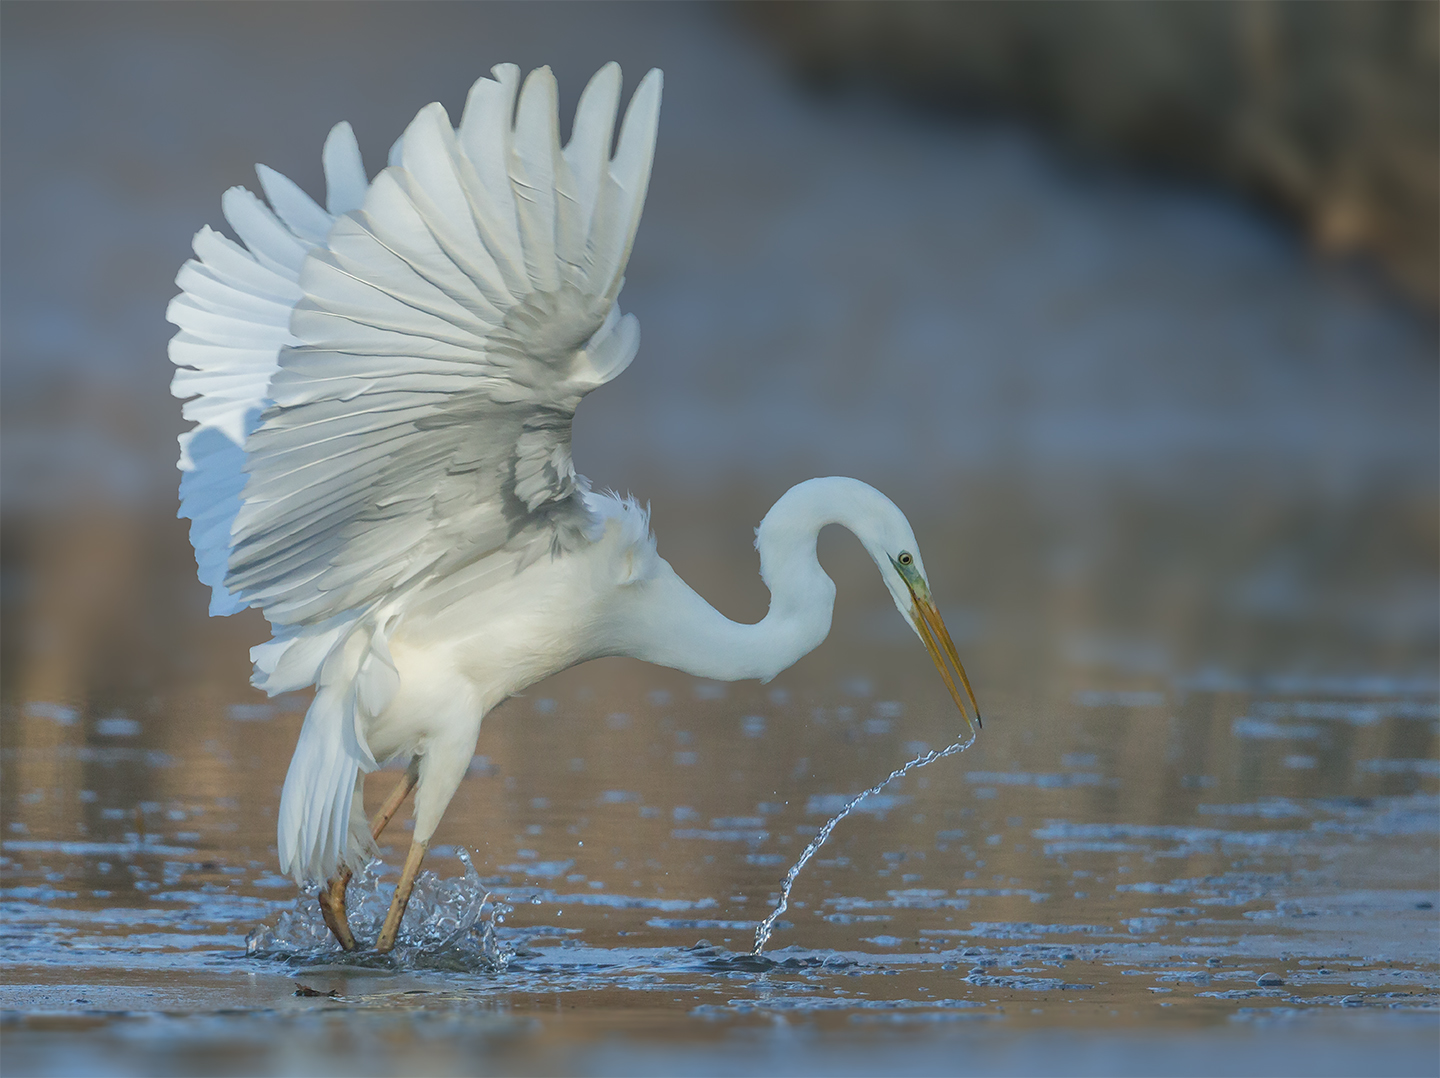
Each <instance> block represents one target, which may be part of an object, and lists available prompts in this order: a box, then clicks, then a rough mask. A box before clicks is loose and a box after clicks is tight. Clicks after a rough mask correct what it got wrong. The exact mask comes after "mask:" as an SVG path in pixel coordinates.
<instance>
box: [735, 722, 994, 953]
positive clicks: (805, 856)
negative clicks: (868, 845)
mask: <svg viewBox="0 0 1440 1078" xmlns="http://www.w3.org/2000/svg"><path fill="white" fill-rule="evenodd" d="M975 735H976V730H975V728H974V727H973V726H972V727H971V728H970V736H969V737H967V738H965V739H964V740H963V741H957V742H955V743H954V744H953V745H948V746H946V747H945V748H943V749H931V750H930V751H929V752H922V753H921V754H920V755H919V756H917V757H915V759H913V760H911V761H910V762H909V763H908V764H906V765H905V766H904V767H897V768H896V769H895V770H894V771H892V772H890V774H889V776H888V777H886V778H885V779H884V780H883V781H881V782H877V783H876V784H875V785H874V786H872V787H870V789H868V790H865V791H864V792H862V793H858V794H856V795H855V796H854V797H852V798H851V799H850V800H849V801H848V802H846V804H845V807H844V808H842V809H841V810H840V811H839V812H837V813H836V814H835V815H834V816H832V817H831V818H830V820H829V822H828V823H826V824H825V826H824V827H822V828H820V830H819V832H817V833H816V835H815V837H814V838H812V839H811V840H810V845H808V846H806V847H805V851H804V852H803V853H801V854H800V859H799V860H798V861H796V862H795V864H793V865H792V866H791V867H790V871H789V872H787V873H785V879H784V881H783V882H782V883H781V885H780V901H779V902H778V903H776V905H775V908H774V909H773V910H771V911H770V916H769V917H766V918H765V920H763V921H761V922H760V925H759V927H758V928H756V929H755V948H754V950H752V951H751V952H750V953H751V954H752V955H755V956H756V957H759V956H760V954H761V952H762V951H764V950H765V944H767V943H769V942H770V933H771V932H772V931H774V929H775V922H776V921H778V920H779V919H780V915H781V914H782V913H784V912H785V911H786V909H788V908H789V906H790V889H791V888H792V887H794V886H795V877H797V876H799V875H800V870H801V869H803V868H804V867H805V863H806V862H807V861H809V860H810V858H811V857H813V856H815V851H816V850H818V849H819V848H820V847H821V846H823V845H825V840H826V839H828V838H829V837H830V832H831V831H833V830H835V825H836V824H838V823H839V822H840V821H841V820H843V819H844V818H845V817H846V816H849V815H850V813H851V812H852V811H853V810H854V808H855V806H856V805H858V804H860V802H861V801H864V800H865V799H866V798H867V797H870V796H872V795H873V794H877V793H879V792H880V791H881V790H883V789H884V788H885V787H886V786H888V785H890V783H892V782H894V781H895V780H896V779H898V778H903V777H904V776H905V775H908V774H909V773H910V772H911V771H913V770H914V769H915V768H917V767H924V766H925V765H926V764H931V763H934V762H935V761H936V760H941V759H944V758H945V757H946V756H953V755H955V753H957V752H964V751H965V750H966V749H968V748H969V747H970V746H971V745H973V744H975Z"/></svg>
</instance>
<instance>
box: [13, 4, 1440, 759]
mask: <svg viewBox="0 0 1440 1078" xmlns="http://www.w3.org/2000/svg"><path fill="white" fill-rule="evenodd" d="M1436 12H1437V8H1436V7H1435V5H1433V4H1424V3H1415V4H1408V3H1381V4H1369V3H1356V4H1346V3H1337V4H1324V5H1320V4H1270V3H1255V4H1246V5H1220V4H1184V3H1180V4H1107V3H1099V4H1060V5H1050V4H1043V3H1037V4H1023V5H1018V4H957V5H942V4H918V5H908V4H864V3H859V4H843V5H827V4H803V5H784V4H766V5H754V6H744V7H739V6H706V5H684V6H676V7H671V6H663V7H658V6H640V7H632V6H628V5H624V4H605V5H599V6H594V5H570V4H551V5H544V6H541V7H539V8H531V7H528V6H511V5H505V4H487V5H481V6H470V5H420V6H415V5H398V6H397V5H386V4H365V5H358V6H351V5H345V4H340V5H324V6H320V7H311V6H306V5H268V4H258V5H256V4H244V5H230V4H211V5H204V6H198V7H192V6H175V5H159V6H155V5H147V4H127V5H124V6H121V7H111V6H108V5H98V6H95V5H85V4H78V5H65V6H63V7H53V6H51V5H47V4H27V3H13V4H8V5H7V6H6V9H5V15H4V19H5V35H4V44H3V48H4V61H5V62H4V74H3V79H4V88H5V94H4V102H3V110H4V112H3V117H4V136H3V137H4V149H5V153H4V160H3V164H0V169H3V173H0V176H3V191H4V194H3V198H4V219H5V244H4V251H3V281H0V283H3V300H4V310H5V319H4V324H3V350H4V366H3V379H4V393H3V437H4V452H3V490H0V498H3V501H0V508H3V552H4V553H3V556H4V578H3V579H4V616H5V628H6V631H5V633H4V642H3V647H4V653H3V657H4V669H5V689H4V692H5V699H6V700H7V701H8V702H15V701H23V700H29V699H46V700H49V699H55V700H69V701H74V702H80V703H83V702H84V701H85V700H87V699H88V698H89V697H90V696H91V695H92V694H94V693H105V692H115V691H129V690H131V689H134V688H136V687H137V686H148V685H150V684H151V683H152V682H154V681H155V680H156V679H158V680H159V681H160V682H162V683H173V682H174V681H175V680H176V679H190V678H195V677H202V678H208V677H211V676H212V675H218V671H221V670H223V671H224V674H223V676H224V677H225V678H227V679H231V680H234V681H236V682H237V683H238V682H239V681H241V680H242V675H243V673H244V671H245V668H246V659H245V648H244V647H243V646H242V644H244V643H246V642H249V641H253V640H255V639H259V638H260V636H261V635H262V634H263V626H262V624H261V622H260V620H259V618H258V615H255V616H251V615H246V616H242V617H238V618H233V619H229V620H228V621H225V622H218V621H217V622H210V621H207V620H206V619H204V617H203V609H204V594H203V591H202V589H201V588H200V587H199V586H198V584H196V583H195V581H194V580H193V579H192V577H191V574H190V568H191V558H190V554H189V551H188V545H187V543H186V539H185V528H184V526H183V524H182V523H181V522H178V521H175V520H173V519H172V517H173V509H174V506H175V479H176V473H175V472H174V470H173V467H172V464H173V458H174V456H175V452H176V451H175V446H174V440H173V439H174V436H175V435H176V434H177V433H178V432H179V431H180V430H181V429H182V427H183V423H182V421H181V419H180V416H179V405H178V402H176V401H174V400H173V399H171V398H170V397H169V395H168V392H167V384H168V380H169V377H170V373H171V368H170V366H169V364H168V362H167V361H166V358H165V342H166V340H167V339H168V337H169V335H170V334H171V332H172V327H170V326H169V325H168V324H166V323H165V321H164V318H163V314H164V308H165V304H166V302H167V301H168V299H169V297H170V296H171V294H172V293H173V292H174V287H173V285H172V283H171V282H172V278H173V276H174V273H175V271H176V270H177V269H178V267H179V265H180V263H181V262H182V261H183V260H184V259H185V257H186V256H187V254H188V241H189V237H190V236H191V235H192V234H193V232H194V231H195V230H196V229H197V228H198V227H199V226H200V225H201V224H203V223H207V222H208V223H211V224H215V225H222V224H223V222H222V220H221V218H220V215H219V205H218V200H219V195H220V193H221V192H222V191H223V190H224V189H225V188H226V187H228V186H230V185H232V184H248V185H250V186H252V187H253V186H254V174H253V171H252V164H253V163H254V162H256V161H263V162H266V163H268V164H270V165H271V166H273V167H276V168H278V169H280V170H281V171H282V172H284V173H286V174H287V175H290V176H292V177H293V178H295V179H296V180H297V181H298V182H299V183H301V185H302V186H305V187H306V188H308V189H309V190H311V191H312V192H318V191H319V190H320V189H321V176H320V168H319V154H318V147H319V146H320V144H321V142H322V141H323V139H324V136H325V133H326V132H327V131H328V130H329V128H330V126H331V125H332V124H333V123H334V122H336V121H338V120H340V119H349V120H350V121H351V122H352V123H353V124H354V126H355V128H356V130H357V132H358V134H359V137H360V142H361V145H362V147H363V149H364V151H365V153H366V156H367V161H368V163H369V166H370V168H371V169H372V170H373V169H375V168H377V167H378V166H379V164H380V163H381V162H382V161H383V159H384V155H385V153H386V151H387V149H388V146H389V143H390V141H391V139H392V138H393V137H394V135H395V133H397V132H398V131H400V130H401V129H402V128H403V126H404V124H405V123H406V121H407V120H408V118H409V117H411V116H412V115H413V114H414V112H415V110H416V109H417V108H418V106H419V105H421V104H423V103H425V102H427V101H430V100H439V101H441V102H442V103H443V104H445V105H446V106H447V108H449V109H450V111H451V113H452V116H454V117H456V118H458V115H459V111H460V106H461V104H462V103H463V98H464V93H465V91H466V88H467V87H468V85H469V84H470V82H471V81H473V79H474V78H475V77H476V76H477V74H478V73H479V72H481V71H484V70H486V69H488V68H489V67H490V66H491V65H492V64H493V63H494V62H498V61H499V60H502V59H505V60H511V61H514V62H517V63H519V64H521V65H522V66H524V67H527V68H528V67H531V66H535V65H538V64H540V63H549V64H551V65H553V66H554V67H555V69H556V71H557V74H558V75H559V77H560V84H561V92H562V113H563V114H564V115H566V116H567V117H568V115H569V112H570V110H572V109H573V105H574V101H575V99H576V97H577V96H578V93H579V90H580V88H581V87H582V86H583V85H584V82H585V80H586V79H587V78H588V76H589V74H590V73H591V72H592V71H593V70H594V69H595V68H596V67H597V66H598V65H599V64H600V63H601V62H602V61H604V60H605V59H608V58H612V57H613V58H615V59H618V60H619V61H621V63H622V65H623V66H624V68H625V71H626V77H627V80H628V82H629V84H630V85H633V82H634V81H635V80H637V79H638V78H639V77H640V75H642V74H643V73H644V71H645V70H646V69H647V68H649V67H651V66H660V67H663V68H664V69H665V70H666V75H667V86H666V100H665V109H664V115H663V118H662V129H661V137H660V144H659V150H658V156H657V158H656V164H655V172H654V182H653V184H652V191H651V195H650V204H649V206H648V209H647V213H646V217H645V221H644V224H643V230H642V232H641V234H640V238H639V241H638V243H637V245H636V250H635V257H634V261H633V263H632V266H631V269H630V274H629V284H628V287H627V290H626V292H625V305H626V307H627V309H630V310H633V311H635V312H636V313H637V314H638V315H639V316H640V319H641V324H642V326H643V329H644V334H645V338H644V343H643V350H642V353H641V356H640V358H639V360H638V361H637V363H636V365H635V366H634V367H633V370H632V372H631V373H630V374H629V375H628V376H627V377H626V378H625V379H623V380H621V381H619V382H617V383H616V384H614V385H613V386H610V387H607V388H606V389H605V390H603V391H602V392H600V393H598V394H595V395H594V396H593V397H591V398H590V399H589V400H588V401H587V402H586V406H585V408H584V409H582V411H581V413H580V417H579V420H578V429H577V434H576V442H577V444H576V460H577V462H578V465H579V467H580V468H581V469H582V470H584V471H585V472H586V473H587V474H589V475H590V476H591V477H592V478H593V479H594V480H595V481H596V482H597V483H601V484H610V485H614V486H617V487H619V488H621V489H626V488H628V489H631V490H634V491H635V492H636V493H637V494H639V495H640V496H642V497H644V498H648V499H650V500H652V502H653V505H654V510H655V524H656V529H657V533H658V534H659V536H660V539H661V548H662V551H663V552H664V553H665V554H666V555H667V556H669V557H671V558H672V559H673V560H674V561H675V563H676V565H677V567H678V568H680V569H681V570H682V572H689V573H691V574H692V575H694V574H695V573H715V574H718V575H719V577H720V578H723V580H724V585H723V587H722V589H721V591H720V593H719V594H717V595H716V596H715V601H717V602H719V603H720V605H721V606H722V607H725V605H726V603H727V602H731V603H732V604H733V605H732V606H731V607H729V608H728V612H729V613H731V614H732V616H751V617H753V616H758V613H759V612H760V611H762V610H763V605H764V592H763V589H762V588H761V587H760V585H759V582H758V580H757V579H756V577H755V574H754V572H753V565H752V564H751V562H752V560H753V556H752V554H751V552H750V550H749V535H750V529H751V528H752V527H753V526H754V523H755V522H756V521H758V519H759V517H760V516H761V515H762V513H763V511H764V509H765V508H766V507H767V506H768V505H769V504H770V502H771V501H772V500H773V499H774V497H776V496H777V495H778V494H779V493H780V492H781V491H783V490H784V489H785V488H786V487H787V486H788V485H789V484H790V483H792V482H795V481H797V480H799V479H802V478H806V477H808V476H810V475H814V474H826V473H831V472H834V473H842V474H851V475H855V476H857V477H859V478H863V479H866V480H868V481H871V482H873V483H875V484H876V485H879V486H881V487H883V488H884V489H886V490H887V491H889V492H891V494H892V496H894V497H895V498H896V499H897V500H898V501H899V502H900V504H901V505H902V507H903V508H905V509H906V510H907V511H908V512H909V513H910V514H911V516H912V517H913V518H916V519H917V521H919V520H924V519H926V518H931V519H933V520H935V521H937V524H936V526H937V527H944V528H946V529H949V530H948V531H945V532H944V533H943V534H945V536H946V538H945V540H944V542H947V543H953V544H954V545H955V550H956V551H957V555H956V557H955V559H954V568H953V574H954V575H953V576H950V577H949V578H948V579H945V580H944V581H943V586H944V587H945V589H946V592H947V594H948V595H950V596H952V597H953V598H954V600H955V601H957V602H958V601H960V599H961V597H962V596H963V597H964V600H965V601H966V602H968V603H971V604H973V605H974V610H975V612H976V618H977V619H978V618H979V617H980V612H983V615H984V623H985V626H986V627H987V628H988V629H989V630H990V631H991V633H992V635H993V633H994V632H995V631H997V630H998V627H999V623H1000V622H1001V621H1004V620H1005V619H1021V620H1024V621H1026V623H1027V625H1028V626H1029V629H1030V630H1033V631H1036V632H1039V633H1041V635H1042V636H1044V637H1045V638H1046V639H1059V638H1060V637H1061V636H1064V634H1065V633H1066V632H1071V631H1079V630H1078V629H1076V626H1077V625H1082V624H1083V626H1084V629H1085V631H1087V632H1088V631H1090V630H1091V629H1095V630H1097V631H1098V630H1099V629H1100V628H1102V627H1105V628H1106V631H1110V630H1114V631H1115V632H1116V633H1117V634H1119V636H1125V635H1126V634H1127V633H1128V634H1132V635H1134V636H1135V637H1136V638H1137V639H1143V640H1144V642H1145V643H1144V648H1145V649H1149V650H1152V651H1153V650H1154V649H1157V648H1159V649H1162V650H1165V651H1166V652H1167V654H1168V653H1170V652H1174V651H1176V650H1177V649H1178V650H1180V651H1187V652H1190V653H1193V654H1192V658H1191V660H1188V661H1192V662H1199V661H1201V659H1203V660H1205V661H1217V662H1219V661H1224V662H1230V663H1234V664H1238V665H1239V666H1242V667H1243V666H1245V665H1246V664H1247V663H1256V662H1258V663H1260V664H1262V665H1264V664H1265V663H1271V662H1274V661H1278V660H1275V659H1271V658H1268V657H1267V658H1265V659H1263V660H1262V659H1260V658H1259V657H1258V656H1256V655H1255V653H1254V652H1253V651H1252V650H1251V647H1250V645H1251V642H1250V640H1249V639H1248V638H1247V637H1246V636H1245V632H1244V631H1241V630H1239V629H1238V626H1239V623H1240V622H1241V621H1244V622H1245V623H1246V624H1247V625H1248V624H1252V623H1253V622H1254V619H1255V618H1257V617H1258V618H1261V619H1262V620H1265V621H1267V622H1274V623H1276V624H1283V625H1284V626H1285V627H1286V629H1287V633H1288V636H1287V638H1286V639H1287V640H1288V641H1289V643H1288V644H1286V645H1283V646H1286V647H1291V648H1292V649H1293V648H1294V647H1300V648H1301V650H1302V651H1304V652H1305V655H1306V656H1307V657H1306V658H1305V660H1304V661H1306V662H1314V663H1319V664H1322V665H1326V664H1331V663H1334V662H1337V661H1351V662H1355V663H1358V664H1361V665H1364V664H1366V663H1375V662H1379V663H1394V664H1399V665H1402V666H1403V665H1405V664H1406V663H1411V662H1417V663H1420V664H1421V665H1425V666H1427V667H1428V666H1429V665H1433V664H1432V662H1431V660H1433V654H1432V652H1433V647H1434V644H1435V641H1436V635H1435V632H1436V631H1435V616H1434V615H1435V597H1436V593H1435V558H1434V555H1435V512H1434V509H1435V480H1436V464H1437V461H1436V455H1437V454H1436V444H1437V443H1436V435H1437V405H1436V400H1437V395H1436V389H1437V382H1436V376H1437V368H1436V331H1435V325H1436V323H1435V302H1436V270H1435V266H1436V254H1437V251H1436V248H1437V244H1436V239H1435V237H1436V217H1435V214H1436V205H1437V198H1436V182H1437V179H1436V177H1437V151H1436V129H1437V124H1436V100H1437V98H1436V94H1435V93H1433V92H1432V91H1433V90H1435V88H1436V80H1437V74H1436V72H1437V60H1436V48H1437V46H1436V40H1437V35H1436ZM942 521H943V522H944V523H943V525H941V524H939V523H938V522H942ZM917 526H918V524H917ZM920 534H922V535H925V534H927V533H926V532H925V530H924V529H923V527H922V528H921V531H920ZM829 538H830V537H828V536H827V540H829ZM830 545H832V546H833V545H835V544H834V543H831V544H830ZM935 545H936V540H934V539H932V540H930V543H929V546H931V547H933V546H935ZM841 547H842V549H840V551H839V553H838V554H837V555H836V556H840V557H848V558H850V559H851V561H853V560H854V555H855V554H856V552H855V551H854V550H851V549H850V548H849V547H848V546H844V545H843V544H841ZM929 560H930V561H932V562H933V561H935V560H936V558H935V553H934V552H933V551H932V552H930V557H929ZM839 571H840V570H837V572H839ZM845 571H847V572H848V564H847V569H846V570H845ZM945 572H946V573H947V574H948V573H950V572H952V570H950V569H947V570H945ZM861 575H863V576H865V577H866V579H865V581H864V584H860V585H856V586H861V587H863V586H864V585H865V584H871V583H873V582H871V581H869V580H868V576H869V574H868V573H865V574H861ZM850 593H852V586H851V585H850V584H849V582H848V581H847V584H846V586H845V587H842V588H841V594H842V601H843V599H844V597H845V595H847V594H850ZM862 595H863V596H864V600H865V602H867V603H868V602H873V600H874V599H875V598H876V596H877V595H878V592H875V591H874V590H873V589H872V592H871V593H863V592H862ZM1081 595H1083V598H1081V597H1080V596H1081ZM731 596H733V599H732V598H730V597H731ZM1237 619H1238V620H1237ZM1070 621H1074V622H1075V624H1074V625H1069V624H1062V623H1068V622H1070ZM1112 622H1113V623H1114V624H1111V623H1112ZM978 623H979V622H978V621H977V624H978ZM1017 631H1018V630H1017ZM1301 640H1303V641H1304V643H1303V644H1300V643H1298V641H1301ZM1277 646H1282V645H1277ZM1297 661H1299V660H1298V659H1297ZM237 691H243V690H237ZM11 736H14V734H13V733H12V734H11Z"/></svg>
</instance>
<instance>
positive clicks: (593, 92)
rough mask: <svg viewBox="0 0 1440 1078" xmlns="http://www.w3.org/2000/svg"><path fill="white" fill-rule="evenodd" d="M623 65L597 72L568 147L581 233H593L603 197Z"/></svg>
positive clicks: (578, 110) (582, 97)
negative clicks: (593, 221) (592, 224)
mask: <svg viewBox="0 0 1440 1078" xmlns="http://www.w3.org/2000/svg"><path fill="white" fill-rule="evenodd" d="M621 81H622V80H621V72H620V65H619V64H617V63H615V62H614V61H613V60H612V61H611V62H610V63H608V64H606V65H605V66H604V67H602V68H601V69H600V70H599V71H597V72H595V74H594V76H593V77H592V78H591V79H590V82H589V83H588V84H587V85H586V86H585V91H584V93H582V94H581V95H580V103H579V104H578V105H577V106H576V107H575V122H574V124H573V125H572V127H571V129H570V141H569V142H568V143H567V144H566V146H565V151H564V153H565V160H566V162H567V163H568V164H569V165H570V171H571V173H572V174H573V175H574V177H575V194H576V201H577V203H578V204H579V206H580V211H581V216H580V229H581V232H582V234H584V235H588V234H589V232H590V221H591V219H592V218H593V217H594V216H595V201H596V199H597V198H599V196H600V177H601V175H602V174H603V172H604V170H605V167H606V166H607V165H608V164H609V163H610V144H611V142H612V141H613V139H614V137H615V116H616V113H617V112H618V110H619V108H620V88H621Z"/></svg>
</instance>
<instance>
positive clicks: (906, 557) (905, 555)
mask: <svg viewBox="0 0 1440 1078" xmlns="http://www.w3.org/2000/svg"><path fill="white" fill-rule="evenodd" d="M896 560H897V561H898V562H899V563H900V564H901V565H909V564H910V563H911V562H913V561H914V560H915V558H914V557H913V556H912V555H911V553H910V552H909V551H908V550H906V551H902V552H901V554H900V557H899V558H897V559H896Z"/></svg>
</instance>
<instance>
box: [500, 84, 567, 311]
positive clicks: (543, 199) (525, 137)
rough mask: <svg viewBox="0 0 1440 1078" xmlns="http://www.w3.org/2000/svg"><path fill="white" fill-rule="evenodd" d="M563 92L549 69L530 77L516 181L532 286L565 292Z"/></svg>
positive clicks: (514, 157) (513, 173) (513, 165)
mask: <svg viewBox="0 0 1440 1078" xmlns="http://www.w3.org/2000/svg"><path fill="white" fill-rule="evenodd" d="M558 97H559V91H558V89H557V88H556V85H555V76H554V74H553V73H551V71H550V69H549V68H548V67H539V68H536V69H535V70H534V71H532V72H530V74H529V76H528V77H527V78H526V79H525V86H524V88H523V89H522V90H521V91H520V104H519V106H518V107H517V109H516V113H515V140H514V146H513V150H512V152H511V157H510V182H511V188H512V189H513V190H514V192H515V209H516V214H517V218H518V220H519V223H520V244H521V247H522V248H523V250H524V252H525V272H526V273H527V274H528V275H529V277H530V281H531V284H532V287H533V288H535V289H537V290H538V291H541V292H553V291H555V290H556V289H557V288H559V287H560V279H559V275H558V273H557V266H556V263H555V162H556V159H557V158H558V157H559V156H560V130H559V127H560V120H559V105H558Z"/></svg>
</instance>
